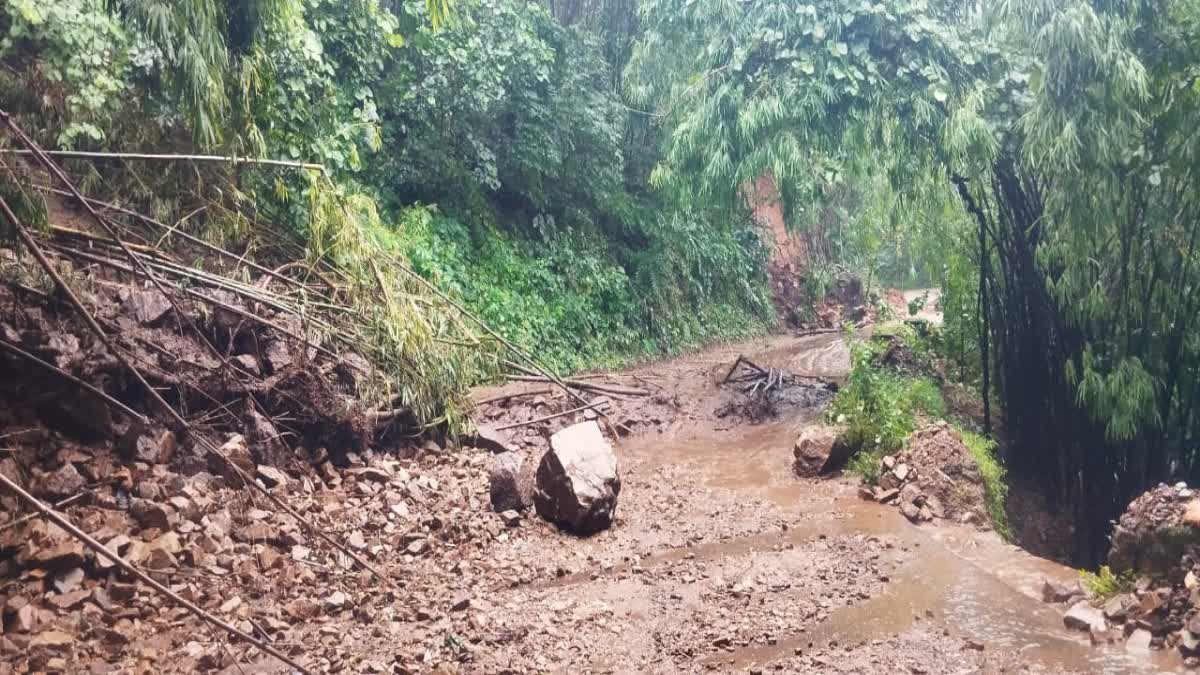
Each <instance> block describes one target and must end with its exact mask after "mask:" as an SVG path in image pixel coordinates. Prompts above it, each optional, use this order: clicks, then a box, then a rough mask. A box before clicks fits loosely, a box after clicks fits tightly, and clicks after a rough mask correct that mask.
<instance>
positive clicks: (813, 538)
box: [502, 336, 1181, 673]
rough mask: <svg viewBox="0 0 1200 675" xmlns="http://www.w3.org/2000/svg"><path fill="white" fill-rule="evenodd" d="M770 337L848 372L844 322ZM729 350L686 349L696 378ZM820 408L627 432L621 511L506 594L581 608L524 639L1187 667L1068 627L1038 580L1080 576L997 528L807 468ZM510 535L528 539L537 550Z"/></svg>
mask: <svg viewBox="0 0 1200 675" xmlns="http://www.w3.org/2000/svg"><path fill="white" fill-rule="evenodd" d="M760 347H765V348H762V349H760V351H758V352H756V353H754V355H753V358H754V360H755V361H756V362H757V363H760V364H763V365H764V367H766V364H771V366H772V367H779V368H784V367H789V368H793V369H794V370H793V372H802V369H803V368H805V367H807V368H808V369H809V371H810V372H813V371H818V372H819V373H820V374H822V375H827V376H834V377H836V376H838V375H842V374H844V372H845V365H844V364H846V360H845V359H846V355H845V352H846V347H845V345H844V344H843V343H842V341H841V339H840V338H839V337H836V336H835V337H828V336H826V337H823V338H820V339H815V340H807V341H804V342H802V343H800V344H796V343H792V344H784V345H778V344H768V345H760ZM729 355H730V352H728V351H721V352H718V353H716V354H713V355H712V356H713V358H712V361H711V363H708V362H706V361H704V360H702V359H692V360H689V361H687V362H680V363H676V364H674V366H673V367H674V368H677V369H684V370H686V371H687V372H689V373H690V375H691V377H693V378H695V377H696V375H697V373H710V372H712V371H715V369H716V364H717V363H719V362H721V361H722V360H724V362H725V363H728V362H729V359H728V358H727V357H729ZM839 368H840V369H839ZM663 370H669V369H664V368H662V367H660V372H661V371H663ZM707 379H708V381H709V382H710V383H711V382H712V379H713V378H712V377H708V378H707ZM695 396H696V397H697V398H703V396H702V393H701V392H696V394H695ZM821 413H822V407H821V406H814V407H809V408H805V409H796V410H792V411H791V412H790V413H788V414H787V415H783V416H781V417H780V418H779V419H775V420H772V421H769V422H766V423H762V424H741V425H734V426H731V427H727V426H726V424H728V423H727V422H726V421H725V420H712V419H705V418H704V416H703V415H702V414H697V415H696V416H695V418H694V419H691V420H687V421H684V422H680V423H676V424H674V425H673V426H672V427H670V428H669V429H668V430H667V431H666V432H665V433H663V434H660V435H650V436H643V437H639V438H634V439H628V440H625V441H623V442H622V443H621V444H620V445H619V447H618V454H619V457H620V461H621V463H622V470H623V472H624V474H625V476H626V477H627V478H626V480H627V488H626V492H625V493H624V494H623V495H622V499H623V501H622V503H621V512H620V514H619V523H618V526H617V527H616V528H615V529H614V530H612V531H611V532H608V533H605V534H603V535H600V536H598V537H593V538H590V539H572V538H565V537H564V538H562V539H561V540H560V543H561V545H562V547H563V548H564V549H565V550H564V551H563V553H565V554H566V556H565V558H566V559H567V560H568V561H571V560H573V561H574V562H575V563H576V564H570V563H567V564H565V565H564V566H563V568H562V569H559V570H558V574H557V575H556V576H555V577H554V578H551V579H545V580H541V581H536V582H534V583H532V584H530V585H529V586H525V587H518V588H515V589H511V590H509V591H507V592H506V594H505V595H506V602H505V603H504V606H506V607H514V606H521V607H523V608H524V609H525V611H527V612H531V613H540V612H547V613H549V614H550V615H551V616H553V617H555V618H554V619H553V621H554V623H557V624H561V623H563V622H565V623H566V624H568V625H569V626H570V629H569V630H567V631H563V632H559V631H557V630H554V629H551V630H550V633H549V635H551V636H554V637H553V638H552V639H546V636H544V635H537V634H536V632H535V633H531V634H530V635H528V636H526V638H525V639H524V640H523V643H524V644H525V646H526V648H528V647H529V646H531V643H532V644H541V645H542V646H544V648H546V649H547V650H548V653H551V654H556V655H559V656H560V657H561V658H565V659H566V660H565V661H560V662H559V663H561V664H563V665H566V663H570V664H571V668H570V669H571V670H576V669H578V670H579V671H584V670H586V671H593V672H636V671H641V672H697V671H703V670H709V671H712V670H715V671H730V672H747V671H749V672H862V673H875V672H912V673H958V672H1013V671H1019V672H1048V673H1059V672H1079V673H1155V672H1174V671H1175V670H1177V669H1180V668H1181V667H1180V664H1179V663H1178V661H1176V660H1174V659H1172V658H1171V657H1168V656H1166V655H1161V654H1160V655H1157V658H1156V657H1155V656H1147V655H1146V654H1131V653H1127V652H1125V651H1124V648H1123V647H1093V646H1092V645H1091V644H1089V643H1088V642H1087V641H1086V639H1080V638H1079V637H1077V636H1078V635H1079V634H1078V633H1074V634H1073V633H1071V632H1069V631H1068V630H1066V629H1065V628H1064V626H1063V624H1062V618H1061V613H1060V612H1057V611H1055V610H1054V609H1053V608H1051V607H1048V606H1047V605H1044V604H1043V603H1042V601H1041V599H1040V588H1041V585H1042V583H1043V581H1044V580H1046V579H1051V580H1055V581H1060V582H1065V581H1072V580H1074V579H1075V576H1076V573H1075V572H1074V571H1073V570H1071V569H1069V568H1066V567H1063V566H1060V565H1058V564H1056V563H1052V562H1049V561H1046V560H1043V559H1040V558H1036V557H1034V556H1032V555H1030V554H1028V553H1026V552H1024V551H1022V550H1021V549H1019V548H1017V547H1015V546H1012V545H1009V544H1006V543H1005V542H1003V541H1002V540H1001V539H1000V538H999V537H998V536H997V535H996V534H995V533H993V532H990V531H981V530H976V529H974V528H971V527H967V526H959V525H954V524H945V523H941V524H938V525H922V526H917V525H913V524H911V523H909V522H908V521H907V520H905V519H904V518H903V517H902V516H901V515H900V514H899V513H898V512H897V511H896V510H895V509H894V508H889V507H886V506H882V505H878V504H875V503H873V502H868V501H864V500H862V499H860V498H859V497H858V496H857V494H856V487H855V481H854V480H852V479H851V478H850V477H835V478H832V479H826V480H821V481H819V480H803V479H799V478H797V477H795V475H794V474H792V472H791V470H790V462H791V449H792V444H793V443H794V441H795V439H796V436H797V434H798V433H799V431H800V429H802V428H803V427H804V426H805V425H806V424H809V423H811V422H812V421H814V420H816V419H817V418H818V417H819V416H820V415H821ZM512 545H513V546H514V547H515V549H514V551H512V553H513V554H514V555H520V554H519V553H517V550H516V549H520V550H528V549H524V547H523V546H522V542H512ZM502 557H504V556H503V555H502Z"/></svg>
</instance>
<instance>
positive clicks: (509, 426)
mask: <svg viewBox="0 0 1200 675" xmlns="http://www.w3.org/2000/svg"><path fill="white" fill-rule="evenodd" d="M605 403H608V400H607V399H600V400H597V401H595V402H593V403H589V404H587V405H582V406H579V407H578V408H572V409H571V410H564V411H562V412H559V413H554V414H553V415H546V416H545V417H539V418H537V419H534V420H528V421H525V422H517V423H515V424H506V425H504V426H502V427H496V431H508V430H509V429H516V428H519V427H527V426H529V425H531V424H539V423H541V422H549V421H550V420H553V419H558V418H559V417H566V416H567V415H573V414H575V413H578V412H583V411H584V410H588V409H591V408H596V407H597V406H601V405H604V404H605ZM597 412H599V411H597Z"/></svg>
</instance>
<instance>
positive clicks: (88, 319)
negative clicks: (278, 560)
mask: <svg viewBox="0 0 1200 675" xmlns="http://www.w3.org/2000/svg"><path fill="white" fill-rule="evenodd" d="M0 119H3V120H4V121H6V122H7V123H8V125H9V126H10V127H11V128H13V129H14V132H18V133H17V136H18V138H22V139H23V140H24V141H26V142H27V143H28V144H30V145H31V147H37V146H36V144H33V141H32V140H29V139H28V137H27V136H24V133H23V132H20V128H19V127H17V126H16V123H15V122H13V121H12V118H11V117H10V116H9V114H8V113H7V112H5V111H3V110H0ZM44 162H50V160H49V159H48V158H46V159H44ZM50 166H53V163H50ZM54 168H55V169H57V167H54ZM58 175H59V177H60V180H63V181H64V182H66V183H67V185H69V186H71V187H72V188H74V185H73V184H71V183H70V182H69V180H68V179H67V177H66V175H65V174H62V172H61V170H59V171H58ZM89 210H90V207H89ZM0 213H3V214H4V216H5V217H6V218H7V219H8V220H9V222H10V223H11V224H12V226H13V230H14V231H15V232H16V234H17V237H18V238H19V239H20V240H21V243H22V244H24V245H25V248H27V249H29V252H30V253H31V254H33V257H34V258H35V259H36V260H37V262H38V265H40V266H41V268H42V270H43V271H45V273H46V275H47V276H49V277H50V279H51V280H53V281H54V284H55V285H56V286H57V287H58V288H59V290H60V291H62V293H63V295H64V296H65V297H66V298H67V299H68V300H69V301H70V304H71V305H72V306H73V307H74V308H75V311H76V312H78V313H79V315H80V316H81V317H82V318H83V320H84V322H85V323H86V324H87V326H88V328H89V329H91V331H92V333H94V334H95V335H96V337H97V338H98V339H99V340H100V342H101V343H102V344H103V345H104V347H105V348H106V349H107V350H108V352H109V353H110V354H112V355H113V356H114V357H115V358H116V359H117V360H118V361H120V362H121V365H122V366H124V367H125V368H126V369H127V370H128V371H129V372H130V373H131V374H132V375H133V376H134V378H135V379H137V381H138V383H139V384H140V385H141V386H142V388H143V389H144V390H145V391H146V393H147V395H148V396H149V397H150V398H151V399H152V400H153V401H154V403H155V404H156V405H157V406H158V407H160V408H161V409H162V410H163V412H164V413H165V414H166V415H167V416H168V417H169V418H170V419H171V420H172V421H173V422H174V423H175V426H176V429H177V431H179V432H180V434H181V435H186V436H189V437H191V438H194V439H195V440H196V442H197V443H198V444H200V445H201V446H203V447H204V449H205V450H207V451H208V452H211V453H212V454H213V455H215V456H216V457H218V458H219V459H220V460H221V461H222V462H223V463H224V464H225V465H226V466H227V467H229V468H230V470H231V471H233V472H234V473H236V474H237V475H238V477H240V478H241V479H242V481H243V482H244V483H245V484H246V485H249V486H250V487H251V488H253V489H255V490H257V491H258V492H261V493H262V494H263V495H265V496H266V497H267V499H269V500H271V502H273V503H274V504H276V505H277V506H279V507H280V508H281V509H283V510H284V511H286V512H287V513H288V515H290V516H292V517H293V518H295V519H296V521H297V522H298V523H299V524H300V526H301V527H302V528H304V529H306V530H307V531H308V532H309V533H311V534H313V535H314V536H316V537H318V538H320V539H321V540H322V541H325V542H327V543H329V544H331V545H332V546H334V547H335V548H337V549H338V550H340V551H341V552H343V553H345V554H346V555H347V556H349V557H350V559H351V560H353V561H355V562H356V563H358V564H359V565H360V566H361V567H362V568H363V569H366V570H368V571H370V572H371V573H372V574H374V575H375V576H376V577H377V578H378V579H379V580H380V581H382V582H383V583H384V584H385V585H386V586H388V587H389V589H394V588H395V586H394V584H393V583H392V582H391V580H390V579H388V578H387V577H385V576H384V575H383V574H382V573H380V572H379V571H378V570H376V569H375V567H374V566H373V565H371V564H370V563H368V562H367V561H366V560H364V559H363V558H362V556H360V555H358V554H357V553H355V552H354V551H353V550H351V549H350V547H348V546H346V545H344V544H342V543H341V542H339V541H337V540H336V539H334V538H333V537H331V536H329V535H328V534H326V533H325V532H324V531H323V530H321V529H320V528H318V527H316V526H315V525H313V524H312V522H311V521H310V520H309V519H308V518H305V517H303V516H302V515H301V514H300V513H299V512H298V511H296V510H295V509H294V508H292V507H291V506H290V505H289V504H287V503H286V502H284V501H283V500H282V499H280V498H279V497H278V496H276V495H275V494H274V493H272V492H271V491H270V490H268V489H267V488H265V487H263V486H262V485H259V483H258V482H257V481H255V480H254V479H253V477H251V476H250V475H249V474H247V473H246V471H245V470H244V469H242V467H240V466H238V465H237V464H236V463H235V462H234V461H233V460H231V459H229V457H228V456H226V455H225V454H224V453H223V452H221V451H220V449H219V448H217V446H216V445H214V444H213V443H212V442H211V441H209V440H208V439H207V438H206V437H204V436H203V435H201V434H197V433H194V432H193V430H192V426H191V424H189V423H188V421H187V420H186V419H184V417H183V416H182V415H180V414H179V412H178V411H176V410H175V408H173V407H172V406H171V404H169V403H167V401H166V399H164V398H163V397H162V395H161V394H160V393H159V392H158V390H157V389H155V388H154V387H153V386H151V385H150V383H149V382H147V381H146V378H145V377H144V376H143V375H142V372H141V371H140V370H138V369H137V368H136V367H134V366H133V364H132V363H131V362H130V361H129V359H128V358H126V357H125V355H124V354H123V353H122V352H121V351H120V350H118V349H117V347H116V345H114V344H113V342H112V340H110V339H109V337H108V335H107V334H106V333H105V332H104V330H103V329H102V328H101V327H100V324H99V323H97V322H96V318H95V317H94V316H92V313H91V312H89V311H88V310H87V307H85V306H84V304H83V302H82V301H80V299H79V297H78V296H76V295H75V292H74V291H73V290H71V287H70V286H68V285H67V283H66V282H65V281H64V280H63V278H62V276H60V275H59V274H58V272H57V270H55V269H54V266H53V265H52V264H51V263H50V261H49V260H48V259H47V258H46V254H45V253H44V252H43V251H42V249H41V247H40V246H38V243H37V241H36V240H35V239H34V238H33V235H31V234H30V233H29V230H28V228H26V227H25V224H24V223H22V222H21V220H20V219H19V218H17V216H16V214H15V213H13V211H12V209H11V208H9V206H8V202H7V201H5V200H4V198H3V197H0ZM91 213H92V214H93V215H94V216H95V217H96V218H97V220H102V219H100V216H99V214H96V212H95V211H91ZM105 226H106V227H107V224H105ZM130 255H131V257H132V254H130Z"/></svg>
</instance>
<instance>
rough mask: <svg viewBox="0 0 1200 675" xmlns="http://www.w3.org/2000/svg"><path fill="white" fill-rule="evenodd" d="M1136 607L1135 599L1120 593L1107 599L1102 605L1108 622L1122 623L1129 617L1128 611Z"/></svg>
mask: <svg viewBox="0 0 1200 675" xmlns="http://www.w3.org/2000/svg"><path fill="white" fill-rule="evenodd" d="M1136 605H1137V598H1135V597H1133V596H1132V595H1130V594H1127V593H1121V594H1119V595H1114V596H1113V597H1111V598H1109V600H1108V602H1105V603H1104V616H1105V618H1107V619H1109V620H1110V621H1116V622H1117V623H1123V622H1124V621H1125V619H1126V618H1127V617H1128V616H1129V611H1130V610H1131V609H1133V608H1134V607H1135V606H1136Z"/></svg>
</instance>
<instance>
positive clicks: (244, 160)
mask: <svg viewBox="0 0 1200 675" xmlns="http://www.w3.org/2000/svg"><path fill="white" fill-rule="evenodd" d="M0 152H2V153H4V154H6V155H34V156H37V155H38V154H43V155H46V156H48V157H68V158H74V159H139V160H148V161H168V162H220V163H224V164H234V165H238V164H251V165H262V166H283V167H289V168H293V169H309V170H312V171H320V172H321V173H325V171H326V169H325V165H323V164H312V163H309V162H294V161H291V160H286V159H258V158H254V157H225V156H221V155H171V154H158V153H143V152H97V151H83V150H41V149H39V150H38V152H34V151H33V150H21V149H13V148H5V149H2V150H0Z"/></svg>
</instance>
